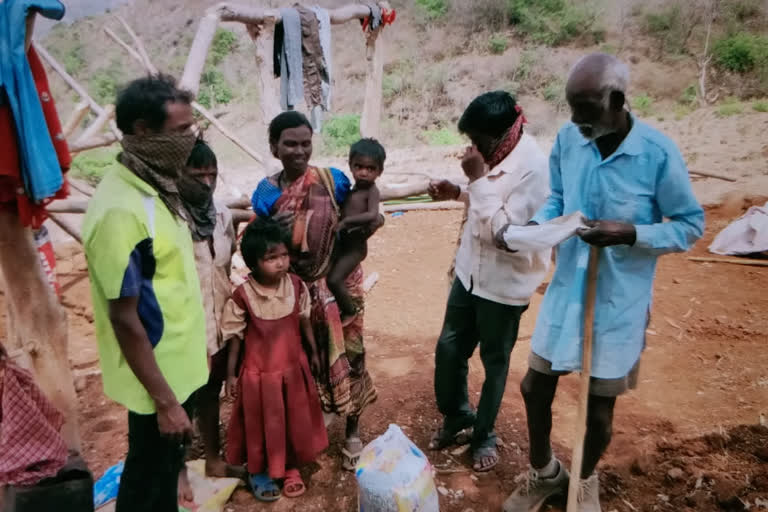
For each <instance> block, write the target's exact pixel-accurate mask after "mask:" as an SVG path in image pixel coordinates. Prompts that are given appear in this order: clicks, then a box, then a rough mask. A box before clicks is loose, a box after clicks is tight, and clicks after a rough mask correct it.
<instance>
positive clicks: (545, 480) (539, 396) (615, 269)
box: [496, 54, 704, 512]
mask: <svg viewBox="0 0 768 512" xmlns="http://www.w3.org/2000/svg"><path fill="white" fill-rule="evenodd" d="M628 82H629V70H628V68H627V66H626V65H625V64H624V63H622V62H621V61H619V60H618V59H617V58H615V57H613V56H611V55H606V54H592V55H588V56H586V57H584V58H582V59H581V60H580V61H579V62H578V63H577V64H576V65H575V66H574V68H573V69H572V71H571V73H570V75H569V78H568V82H567V85H566V98H567V100H568V104H569V105H570V108H571V112H572V118H571V120H572V122H570V123H568V124H566V125H565V126H564V127H563V128H562V129H561V130H560V132H559V133H558V135H557V139H556V140H555V144H554V147H553V148H552V154H551V156H550V186H551V195H550V197H549V199H548V200H547V203H546V204H545V205H544V206H543V207H542V208H541V210H539V211H538V213H537V214H536V215H535V216H534V218H533V219H532V222H533V223H536V224H541V223H544V222H547V221H549V220H552V219H554V218H556V217H560V216H563V215H568V214H571V213H574V212H577V211H580V212H582V213H583V214H584V215H585V216H586V217H587V218H589V219H593V220H590V221H589V222H588V225H589V226H590V227H589V228H588V229H585V230H583V231H581V232H580V233H579V236H578V237H574V238H570V239H568V240H567V241H565V242H563V243H562V244H561V245H560V246H559V247H558V250H557V265H556V269H555V274H554V276H553V278H552V282H551V284H550V285H549V288H548V290H547V293H546V295H545V297H544V301H543V303H542V306H541V311H540V313H539V316H538V320H537V324H536V330H535V332H534V335H533V339H532V341H531V349H532V351H531V355H530V358H529V369H528V373H527V374H526V376H525V378H524V379H523V381H522V383H521V385H520V388H521V391H522V394H523V398H524V400H525V406H526V412H527V415H528V435H529V443H530V450H529V457H530V470H529V472H528V474H527V475H526V476H527V478H526V480H525V482H524V483H523V484H522V485H521V486H520V487H519V488H518V489H517V490H515V492H514V493H513V494H512V495H511V496H510V497H509V498H508V500H507V501H506V503H505V504H504V510H505V512H529V511H534V510H538V509H539V508H540V507H541V506H543V505H544V503H545V502H546V501H547V500H548V499H549V498H550V497H553V496H555V495H558V494H559V495H563V496H564V495H566V494H567V491H568V481H569V478H570V477H569V475H568V472H567V471H566V469H565V467H563V465H562V464H561V463H560V462H559V461H558V460H557V458H556V457H555V456H554V454H553V453H552V448H551V445H550V432H551V430H552V401H553V399H554V396H555V391H556V389H557V382H558V378H559V376H560V375H564V374H566V373H568V372H571V371H579V370H580V369H581V348H582V340H583V332H584V325H583V324H584V320H583V318H584V307H585V304H584V296H585V288H586V281H587V279H586V273H587V261H588V259H589V247H590V245H595V246H598V247H603V248H604V249H602V250H601V253H602V254H601V258H600V264H599V267H598V279H597V299H596V305H595V320H594V322H595V323H594V349H593V362H592V380H591V384H590V391H589V405H588V413H587V434H586V438H585V440H584V463H583V465H582V467H581V474H580V475H578V477H579V478H580V479H581V482H580V483H581V485H580V492H579V503H580V510H581V511H582V512H598V511H600V510H601V509H600V501H599V489H598V486H599V484H598V477H597V474H596V473H595V468H596V467H597V463H598V461H599V460H600V458H601V457H602V455H603V453H604V452H605V449H606V448H607V447H608V444H609V442H610V439H611V426H612V423H613V410H614V405H615V404H616V397H617V396H619V395H621V394H623V393H625V392H626V391H628V390H629V389H633V388H634V387H635V386H636V383H637V374H638V367H639V363H640V356H641V353H642V351H643V348H644V346H645V329H646V327H647V323H648V317H649V310H650V306H651V295H652V288H653V277H654V273H655V270H656V260H657V258H658V257H659V256H660V255H662V254H665V253H671V252H681V251H686V250H688V249H689V248H690V247H691V246H692V245H693V243H694V242H695V241H696V240H697V239H699V238H700V237H701V235H702V232H703V230H704V212H703V210H702V208H701V206H700V205H699V203H698V202H697V200H696V198H695V197H694V195H693V190H692V188H691V183H690V179H689V177H688V171H687V169H686V166H685V162H684V161H683V157H682V156H681V154H680V151H679V150H678V149H677V147H676V146H675V144H674V142H672V141H671V140H670V139H669V138H668V137H666V136H665V135H663V134H662V133H660V132H658V131H657V130H655V129H653V128H651V127H650V126H648V125H647V124H645V123H643V122H642V121H640V120H638V119H637V118H635V117H634V116H633V115H632V114H630V113H629V112H628V111H627V110H626V109H625V103H626V96H625V94H626V90H627V85H628ZM665 219H666V222H665ZM505 230H506V228H502V230H501V231H500V232H499V233H497V236H496V239H497V240H503V238H504V237H503V235H504V232H505Z"/></svg>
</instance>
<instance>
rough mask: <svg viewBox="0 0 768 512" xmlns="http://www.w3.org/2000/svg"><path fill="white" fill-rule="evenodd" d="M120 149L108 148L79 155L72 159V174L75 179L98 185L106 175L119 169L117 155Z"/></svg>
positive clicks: (91, 150)
mask: <svg viewBox="0 0 768 512" xmlns="http://www.w3.org/2000/svg"><path fill="white" fill-rule="evenodd" d="M119 152H120V149H119V148H118V147H116V146H113V147H107V148H97V149H90V150H88V151H83V152H82V153H78V154H77V155H76V156H75V157H74V158H73V159H72V166H71V171H70V172H71V173H72V176H73V177H75V178H80V179H82V180H85V181H87V182H88V183H90V184H91V185H94V186H95V185H97V184H98V183H99V182H100V181H101V179H102V178H103V177H104V175H105V174H106V173H107V172H109V171H111V170H113V169H117V168H118V167H119V166H120V165H119V164H118V163H117V154H118V153H119Z"/></svg>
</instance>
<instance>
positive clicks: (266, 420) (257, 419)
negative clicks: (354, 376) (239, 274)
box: [227, 274, 328, 479]
mask: <svg viewBox="0 0 768 512" xmlns="http://www.w3.org/2000/svg"><path fill="white" fill-rule="evenodd" d="M290 279H291V282H292V284H293V289H294V294H295V301H294V302H295V303H294V307H293V311H292V312H291V313H290V314H289V315H287V316H285V317H283V318H278V319H276V320H264V319H262V318H258V317H257V316H256V315H254V313H253V309H252V307H251V304H250V303H249V301H248V296H247V294H246V291H245V289H244V287H246V286H249V284H248V283H245V284H243V285H241V286H240V287H238V288H237V289H236V290H235V292H234V294H233V296H232V301H233V302H234V303H235V305H236V306H237V307H239V308H240V309H241V310H244V311H245V312H246V323H247V326H246V328H245V336H244V338H245V340H244V346H245V353H244V357H243V364H242V368H241V370H240V378H239V380H238V393H237V398H236V400H235V405H234V408H233V410H232V418H231V419H230V423H229V431H228V434H227V460H228V462H229V463H231V464H243V463H245V462H247V464H248V472H249V473H251V474H258V473H264V472H268V473H269V476H270V478H273V479H277V478H284V477H285V470H286V469H291V468H294V467H296V466H298V465H300V464H305V463H308V462H312V461H314V460H315V459H316V458H317V455H318V454H319V453H320V452H322V451H323V450H325V449H326V448H327V447H328V435H327V433H326V430H325V423H324V421H323V413H322V410H321V408H320V399H319V397H318V395H317V389H316V387H315V381H314V379H313V378H312V373H311V372H310V369H309V362H308V360H307V356H306V354H305V353H304V348H303V347H302V343H301V327H300V316H299V311H300V308H299V303H300V293H301V291H302V289H303V283H302V282H301V280H300V279H299V278H298V277H297V276H295V275H293V274H291V275H290Z"/></svg>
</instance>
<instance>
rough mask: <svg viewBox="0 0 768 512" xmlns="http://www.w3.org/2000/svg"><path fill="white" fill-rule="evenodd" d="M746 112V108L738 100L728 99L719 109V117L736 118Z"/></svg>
mask: <svg viewBox="0 0 768 512" xmlns="http://www.w3.org/2000/svg"><path fill="white" fill-rule="evenodd" d="M742 112H744V106H743V105H742V104H741V103H740V102H739V100H738V99H737V98H733V97H730V98H726V99H725V101H724V102H723V103H722V104H721V105H720V106H719V107H717V116H718V117H730V116H736V115H739V114H741V113H742Z"/></svg>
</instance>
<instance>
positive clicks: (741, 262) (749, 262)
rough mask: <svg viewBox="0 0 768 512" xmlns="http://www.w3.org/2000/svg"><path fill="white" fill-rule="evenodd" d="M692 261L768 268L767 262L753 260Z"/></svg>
mask: <svg viewBox="0 0 768 512" xmlns="http://www.w3.org/2000/svg"><path fill="white" fill-rule="evenodd" d="M688 259H689V260H690V261H696V262H699V263H730V264H731V265H747V266H750V267H768V261H766V260H753V259H749V258H698V257H695V256H691V257H690V258H688Z"/></svg>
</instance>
